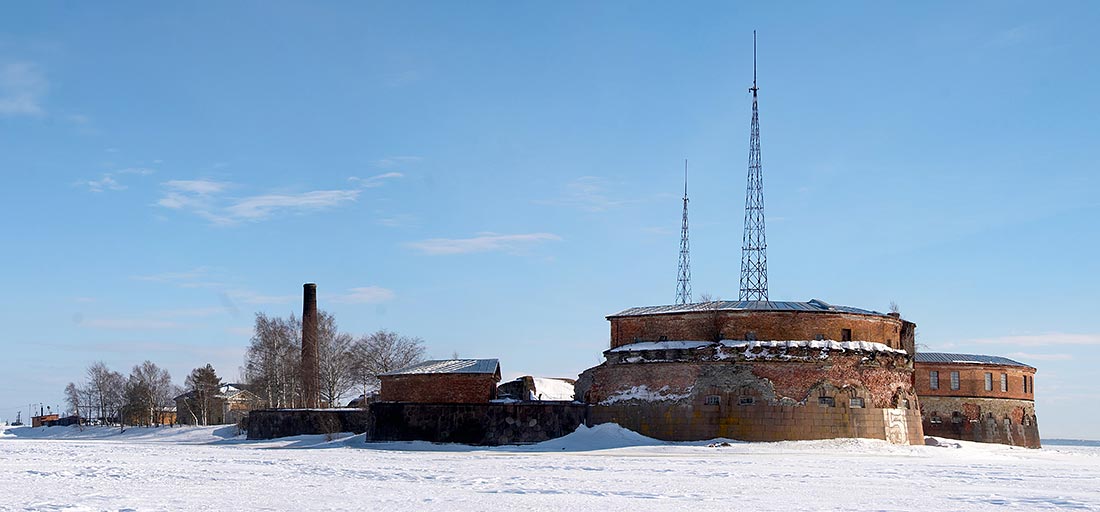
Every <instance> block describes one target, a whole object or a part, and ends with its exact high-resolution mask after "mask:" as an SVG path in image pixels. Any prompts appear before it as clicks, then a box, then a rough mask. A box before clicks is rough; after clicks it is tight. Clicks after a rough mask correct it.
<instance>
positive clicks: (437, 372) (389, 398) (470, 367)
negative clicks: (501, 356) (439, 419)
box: [378, 359, 500, 404]
mask: <svg viewBox="0 0 1100 512" xmlns="http://www.w3.org/2000/svg"><path fill="white" fill-rule="evenodd" d="M378 379H379V380H380V381H382V389H381V391H380V392H379V401H382V402H416V403H456V404H469V403H485V402H488V401H490V400H494V399H496V397H497V383H498V382H500V362H499V361H497V360H496V359H445V360H435V361H424V362H423V363H418V364H415V365H413V366H409V367H407V368H402V369H400V370H395V371H392V372H388V373H383V374H381V375H379V376H378Z"/></svg>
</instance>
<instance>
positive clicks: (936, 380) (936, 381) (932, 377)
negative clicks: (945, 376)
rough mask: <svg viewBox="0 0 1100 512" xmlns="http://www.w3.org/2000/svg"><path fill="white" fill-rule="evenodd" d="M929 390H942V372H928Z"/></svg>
mask: <svg viewBox="0 0 1100 512" xmlns="http://www.w3.org/2000/svg"><path fill="white" fill-rule="evenodd" d="M928 388H929V389H940V372H938V371H936V370H932V371H930V372H928Z"/></svg>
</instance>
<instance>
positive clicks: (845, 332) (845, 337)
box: [840, 329, 852, 341]
mask: <svg viewBox="0 0 1100 512" xmlns="http://www.w3.org/2000/svg"><path fill="white" fill-rule="evenodd" d="M840 341H852V330H851V329H841V330H840Z"/></svg>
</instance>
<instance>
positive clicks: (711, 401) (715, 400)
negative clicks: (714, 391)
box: [703, 395, 722, 405]
mask: <svg viewBox="0 0 1100 512" xmlns="http://www.w3.org/2000/svg"><path fill="white" fill-rule="evenodd" d="M720 403H722V397H720V396H718V395H707V397H706V398H704V399H703V404H704V405H718V404H720Z"/></svg>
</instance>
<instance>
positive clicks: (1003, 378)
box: [1001, 373, 1008, 393]
mask: <svg viewBox="0 0 1100 512" xmlns="http://www.w3.org/2000/svg"><path fill="white" fill-rule="evenodd" d="M1006 391H1008V374H1007V373H1002V374H1001V392H1002V393H1004V392H1006Z"/></svg>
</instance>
